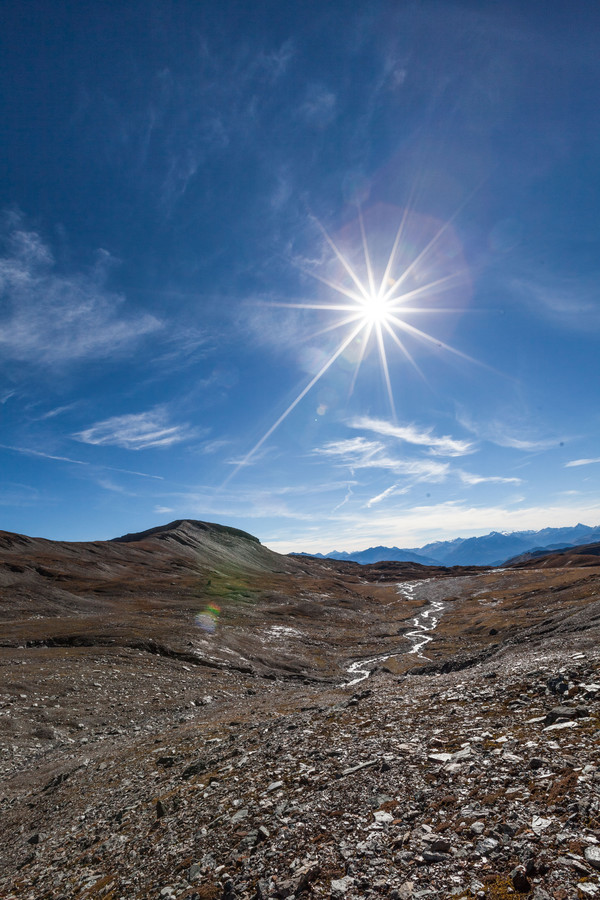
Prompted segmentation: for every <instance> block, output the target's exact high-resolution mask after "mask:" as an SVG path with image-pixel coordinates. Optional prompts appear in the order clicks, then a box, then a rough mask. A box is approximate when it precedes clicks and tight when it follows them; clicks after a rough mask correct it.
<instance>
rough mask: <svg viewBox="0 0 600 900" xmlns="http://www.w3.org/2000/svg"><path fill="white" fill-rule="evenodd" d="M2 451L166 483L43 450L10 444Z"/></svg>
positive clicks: (2, 446) (145, 475)
mask: <svg viewBox="0 0 600 900" xmlns="http://www.w3.org/2000/svg"><path fill="white" fill-rule="evenodd" d="M0 450H9V451H11V452H12V453H22V454H23V455H24V456H35V457H38V458H40V459H52V460H55V461H56V462H66V463H72V464H73V465H76V466H89V467H90V468H93V469H108V470H110V471H111V472H121V473H122V474H123V475H137V476H139V477H140V478H152V479H154V480H156V481H164V478H163V476H162V475H149V474H148V472H136V471H135V470H134V469H120V468H118V467H117V466H104V465H101V464H98V463H91V462H89V461H88V460H84V459H73V457H71V456H58V455H56V454H53V453H44V452H43V451H42V450H32V449H31V448H30V447H13V446H11V445H9V444H0Z"/></svg>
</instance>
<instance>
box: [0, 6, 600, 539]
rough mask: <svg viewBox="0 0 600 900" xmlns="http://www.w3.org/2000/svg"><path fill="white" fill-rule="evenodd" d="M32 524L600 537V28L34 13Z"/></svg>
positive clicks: (3, 203)
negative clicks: (590, 530) (563, 530)
mask: <svg viewBox="0 0 600 900" xmlns="http://www.w3.org/2000/svg"><path fill="white" fill-rule="evenodd" d="M3 19H4V22H3V29H2V33H1V34H0V52H1V57H2V59H3V71H2V82H3V83H2V88H3V89H2V92H1V94H2V99H1V100H0V105H1V108H0V122H1V123H2V124H1V126H0V127H1V129H2V150H1V151H0V153H1V160H2V164H1V166H0V191H1V196H0V291H1V293H0V378H1V381H0V423H1V434H0V444H1V447H0V472H1V476H2V477H1V485H0V512H1V516H0V527H2V528H4V529H6V530H10V531H18V532H23V533H27V534H36V535H41V536H44V537H49V538H56V539H68V540H87V539H94V538H96V539H101V538H108V537H113V536H115V535H118V534H122V533H123V532H125V531H137V530H141V529H144V528H148V527H151V526H153V525H157V524H161V523H164V522H167V521H170V520H172V519H176V518H183V517H194V518H199V519H205V520H208V521H217V522H221V523H224V524H231V525H235V526H237V527H241V528H244V529H246V530H248V531H250V532H252V533H254V534H256V535H257V536H258V537H259V538H260V539H261V540H262V541H263V543H265V544H267V546H269V547H272V548H273V549H277V550H281V551H284V552H287V551H289V550H304V551H323V552H326V551H328V550H331V549H334V548H337V549H346V550H352V549H359V548H363V547H367V546H370V545H374V544H387V545H398V546H404V547H410V546H418V545H421V544H423V543H426V542H427V541H429V540H436V539H444V538H452V537H457V536H459V535H460V536H463V537H466V536H469V535H476V534H483V533H486V532H488V531H491V530H505V531H512V530H520V529H525V528H533V529H537V528H542V527H545V526H550V525H570V524H575V523H576V522H578V521H582V522H584V523H586V524H591V525H595V524H598V523H600V481H599V476H600V441H599V434H600V410H599V406H598V397H599V396H600V364H599V361H598V346H599V338H600V296H599V289H598V284H599V275H600V232H599V227H598V213H597V207H598V199H597V198H598V190H599V187H600V107H599V105H598V102H597V98H598V88H599V75H600V71H599V70H600V59H599V57H598V53H597V45H598V37H599V32H600V28H599V26H600V12H599V11H598V8H597V6H596V4H594V3H587V2H581V3H578V4H575V5H573V6H571V5H567V4H564V3H553V2H549V3H535V2H532V3H528V4H523V3H521V2H515V3H508V2H493V3H492V2H452V0H446V2H433V0H423V2H406V3H405V2H394V3H381V2H379V3H378V2H370V3H369V4H356V3H344V2H332V3H328V4H322V3H310V2H307V3H302V4H282V3H275V2H273V3H261V2H257V3H254V4H247V3H234V2H224V3H220V4H216V3H212V4H211V3H197V2H185V0H183V2H179V3H169V2H147V0H145V2H144V3H136V2H128V3H126V4H122V3H111V2H104V3H98V4H91V5H90V4H80V3H69V2H54V0H53V2H52V3H50V2H35V0H32V2H29V3H27V4H22V3H15V2H13V3H8V4H6V5H5V7H4V15H3Z"/></svg>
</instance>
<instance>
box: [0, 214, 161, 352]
mask: <svg viewBox="0 0 600 900" xmlns="http://www.w3.org/2000/svg"><path fill="white" fill-rule="evenodd" d="M10 225H11V226H12V229H11V230H10V232H9V234H8V235H5V244H6V247H5V252H4V254H3V255H2V256H0V299H1V300H2V305H3V308H4V310H5V312H4V313H3V314H2V315H1V316H0V352H1V353H2V355H3V356H4V358H5V359H7V360H17V361H27V362H34V363H38V364H43V365H55V364H57V363H65V362H72V361H76V360H81V359H89V358H99V357H107V356H114V355H116V354H119V353H121V352H123V351H124V350H125V349H126V348H129V347H130V346H131V345H132V344H134V343H136V342H138V341H139V340H140V338H142V337H144V336H145V335H148V334H151V333H152V332H155V331H157V330H159V329H160V328H161V327H162V325H161V323H160V322H159V321H158V319H156V318H155V317H154V316H152V315H148V314H134V313H129V314H128V313H127V312H125V300H124V298H123V297H122V296H121V295H119V294H115V293H113V292H111V291H109V290H108V289H107V287H106V277H107V273H108V270H109V268H110V266H111V265H112V262H113V260H112V259H111V257H110V254H108V253H107V252H106V251H104V250H100V251H98V255H97V262H96V265H95V266H94V267H93V268H92V269H91V270H90V271H89V272H87V273H81V272H79V273H70V274H61V273H59V272H58V271H57V267H56V265H55V262H54V259H53V257H52V253H51V251H50V249H49V247H47V246H46V244H45V243H44V242H43V240H42V238H41V237H40V236H39V235H38V234H37V233H36V232H34V231H27V230H25V228H23V227H21V226H22V220H21V219H19V218H18V217H16V218H15V217H12V219H11V220H10Z"/></svg>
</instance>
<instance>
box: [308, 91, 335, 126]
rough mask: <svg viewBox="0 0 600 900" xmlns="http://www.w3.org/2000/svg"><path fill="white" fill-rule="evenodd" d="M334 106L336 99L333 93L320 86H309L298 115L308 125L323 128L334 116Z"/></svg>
mask: <svg viewBox="0 0 600 900" xmlns="http://www.w3.org/2000/svg"><path fill="white" fill-rule="evenodd" d="M336 105H337V98H336V95H335V94H334V93H333V91H330V90H328V89H327V88H326V87H325V86H324V85H322V84H311V85H309V86H308V88H307V91H306V97H305V99H304V102H303V103H302V104H301V106H300V109H299V113H300V116H301V117H302V118H303V119H304V120H305V121H306V122H307V123H308V124H309V125H313V126H315V127H317V128H325V127H327V125H330V124H331V122H333V120H334V118H335V116H336Z"/></svg>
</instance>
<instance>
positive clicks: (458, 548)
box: [317, 524, 600, 566]
mask: <svg viewBox="0 0 600 900" xmlns="http://www.w3.org/2000/svg"><path fill="white" fill-rule="evenodd" d="M599 540H600V528H598V527H594V528H592V527H590V526H588V525H581V524H579V525H575V526H573V527H571V528H544V529H542V530H541V531H514V532H512V533H510V534H507V533H505V532H500V531H492V532H490V534H486V535H483V536H482V537H476V538H455V539H454V540H452V541H435V542H433V543H431V544H425V545H424V546H423V547H416V548H412V549H410V550H407V549H401V548H400V547H369V548H368V549H367V550H357V551H354V552H346V551H341V550H333V551H332V552H331V553H327V554H325V556H326V557H327V558H329V559H346V560H353V561H354V562H358V563H361V564H365V563H376V562H381V561H383V560H398V561H410V562H418V563H421V564H422V565H438V566H440V565H441V566H500V565H504V563H505V562H506V561H507V560H509V559H512V558H513V557H515V556H518V555H522V554H524V553H528V552H532V551H533V550H535V551H539V552H540V553H543V552H547V551H549V550H554V549H557V548H561V547H565V546H575V545H577V544H583V543H591V542H592V541H599ZM317 556H318V557H321V558H323V555H322V554H317Z"/></svg>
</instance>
